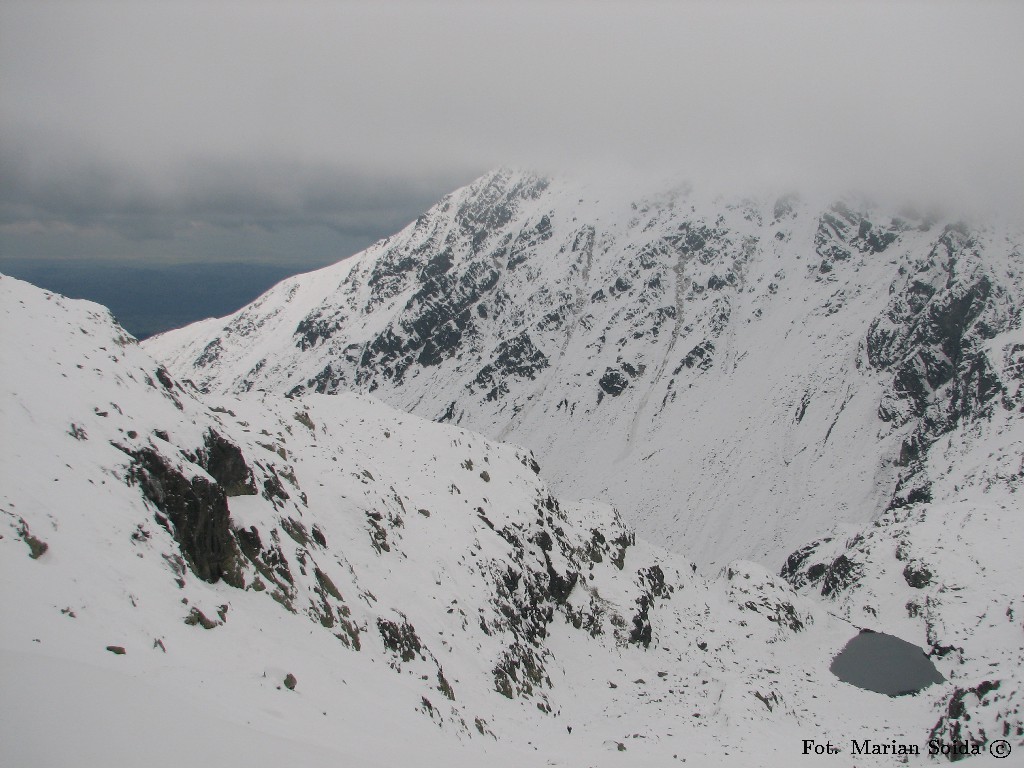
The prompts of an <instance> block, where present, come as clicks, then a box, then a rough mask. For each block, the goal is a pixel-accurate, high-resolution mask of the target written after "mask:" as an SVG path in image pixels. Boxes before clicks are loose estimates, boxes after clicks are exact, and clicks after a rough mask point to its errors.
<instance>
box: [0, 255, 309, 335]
mask: <svg viewBox="0 0 1024 768" xmlns="http://www.w3.org/2000/svg"><path fill="white" fill-rule="evenodd" d="M304 268H305V269H308V268H309V265H302V266H300V265H296V266H294V267H288V266H280V265H265V264H241V263H215V264H175V265H166V266H165V265H159V266H156V265H153V266H133V265H127V264H123V263H119V262H112V261H103V262H97V261H83V262H77V261H60V260H36V259H0V272H3V273H5V274H8V275H11V276H12V277H17V278H20V279H22V280H27V281H28V282H30V283H34V284H35V285H38V286H40V287H41V288H46V289H48V290H51V291H56V292H57V293H62V294H64V295H65V296H70V297H72V298H76V299H89V300H90V301H96V302H99V303H100V304H104V305H106V306H108V307H110V310H111V311H112V312H113V313H114V315H115V317H117V319H118V321H119V322H120V323H121V325H122V326H124V328H125V329H127V330H128V331H129V332H130V333H132V334H133V335H134V336H135V337H136V338H139V339H145V338H147V337H149V336H152V335H153V334H155V333H160V332H161V331H166V330H169V329H171V328H178V327H181V326H183V325H187V324H188V323H191V322H193V321H195V320H201V319H203V318H206V317H221V316H223V315H226V314H229V313H231V312H234V311H235V310H236V309H238V308H239V307H241V306H243V305H245V304H247V303H249V302H250V301H252V300H253V299H254V298H256V297H257V296H259V295H260V294H261V293H263V292H264V291H266V290H267V289H268V288H270V287H271V286H272V285H274V284H275V283H277V282H278V281H280V280H282V279H284V278H285V277H288V276H289V275H292V274H295V273H296V272H300V271H302V270H303V269H304Z"/></svg>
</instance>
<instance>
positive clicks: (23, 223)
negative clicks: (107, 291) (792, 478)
mask: <svg viewBox="0 0 1024 768" xmlns="http://www.w3.org/2000/svg"><path fill="white" fill-rule="evenodd" d="M1022 30H1024V3H1021V2H970V3H944V2H935V1H934V0H930V1H928V2H904V3H870V2H860V1H858V0H849V1H847V2H838V1H836V2H828V1H827V0H814V1H813V2H804V3H795V2H774V1H766V2H759V3H753V2H739V1H738V0H725V1H724V2H714V3H711V2H706V3H705V2H701V3H697V2H673V3H670V4H663V3H654V2H632V3H629V4H617V3H608V2H593V1H591V2H545V3H528V2H509V1H505V2H499V1H498V0H484V1H483V2H473V3H470V2H463V3H431V2H416V3H410V4H402V3H396V2H374V3H340V2H336V3H329V2H294V1H292V2H262V3H257V2H245V3H231V2H202V3H194V4H192V3H183V2H146V1H145V0H134V1H133V2H128V0H124V1H123V2H110V3H100V2H91V1H89V0H77V1H76V2H50V1H47V0H32V1H31V2H25V3H20V2H11V1H10V0H0V78H2V80H0V106H2V110H0V249H2V250H0V256H3V257H6V258H11V257H42V256H45V257H60V258H130V259H143V260H147V261H149V262H153V261H181V260H195V259H199V260H253V261H263V262H281V263H294V264H295V265H296V266H307V265H313V264H322V263H328V262H331V261H334V260H336V259H338V258H340V257H343V256H345V255H348V254H349V253H351V252H353V251H355V250H358V249H360V248H362V247H365V246H366V245H368V244H369V243H370V242H373V241H374V240H376V239H378V238H379V237H382V236H385V235H387V234H390V233H391V232H393V231H395V230H396V229H398V228H399V227H401V226H402V225H404V224H405V223H407V222H408V221H410V220H412V219H413V218H415V216H416V215H417V214H418V213H419V212H421V211H422V210H423V209H425V208H426V207H428V206H429V205H430V204H431V203H432V202H434V201H435V200H436V199H437V198H438V197H440V196H441V195H442V194H444V193H445V192H447V191H450V190H451V189H453V188H455V187H457V186H461V185H462V184H464V183H467V182H468V181H470V180H472V179H473V178H475V177H476V176H478V175H479V174H481V173H483V172H484V171H486V170H488V169H489V168H491V167H494V166H497V165H518V166H526V167H530V168H535V169H538V170H542V171H559V170H562V169H568V171H569V172H570V173H579V172H591V171H594V169H598V171H599V172H606V173H613V172H617V171H615V170H614V169H622V168H627V167H628V168H636V169H640V170H641V171H643V172H658V173H659V174H660V173H663V172H665V171H666V170H671V171H673V172H675V171H678V173H679V174H681V175H683V176H687V177H690V178H692V179H694V180H696V182H697V183H698V184H700V183H706V184H714V185H720V186H724V187H733V188H737V189H739V188H741V187H742V186H743V185H744V184H746V183H751V182H752V181H755V180H758V181H759V180H763V179H765V178H769V179H774V180H777V181H778V182H779V183H780V184H792V183H807V184H812V183H819V184H821V183H826V184H834V185H836V186H842V185H846V184H857V185H860V186H866V187H868V188H869V190H868V191H871V189H870V187H872V186H874V187H875V189H876V190H877V191H891V190H892V189H894V188H895V189H899V190H900V191H903V190H906V193H907V194H908V195H911V196H913V195H920V196H921V197H922V198H924V197H928V196H930V195H931V196H934V195H936V194H939V195H940V196H942V195H946V196H948V199H950V200H954V201H956V200H963V201H964V204H965V205H966V204H967V203H968V201H969V202H970V203H971V204H975V205H976V204H978V203H979V201H980V202H983V203H984V204H986V205H992V206H1002V207H1004V208H1006V209H1007V210H1009V211H1021V210H1024V147H1022V141H1021V137H1022V136H1024V44H1022V43H1021V31H1022Z"/></svg>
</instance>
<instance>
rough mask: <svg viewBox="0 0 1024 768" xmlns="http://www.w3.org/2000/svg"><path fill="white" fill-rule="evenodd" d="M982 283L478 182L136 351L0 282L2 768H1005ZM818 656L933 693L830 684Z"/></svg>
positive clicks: (817, 227)
mask: <svg viewBox="0 0 1024 768" xmlns="http://www.w3.org/2000/svg"><path fill="white" fill-rule="evenodd" d="M1022 268H1024V260H1022V258H1021V249H1020V237H1019V235H1018V234H1014V233H1009V232H997V231H995V230H993V229H982V228H976V227H968V226H966V225H961V224H947V223H942V222H938V221H933V220H931V219H927V218H924V217H920V216H915V215H913V214H911V213H909V212H905V213H904V214H902V215H901V216H900V217H898V218H894V217H893V216H892V215H891V214H886V215H883V213H881V212H880V211H878V210H876V209H874V208H872V207H871V206H868V205H866V204H858V205H855V204H854V203H852V202H849V201H847V202H845V203H835V204H831V205H828V206H824V207H815V206H812V205H810V204H809V203H801V202H800V201H799V200H797V199H796V198H793V197H787V198H783V199H779V200H772V201H770V202H767V203H759V202H757V201H743V202H741V203H738V204H730V203H728V202H723V201H721V200H703V201H702V200H700V199H699V198H698V196H697V195H696V193H694V192H693V191H691V190H689V189H687V188H685V187H679V188H673V189H669V190H668V191H665V192H663V193H659V194H655V195H638V194H628V193H625V192H619V193H617V194H609V193H608V192H607V190H605V191H598V190H596V189H595V188H593V187H590V186H587V185H580V184H575V183H572V182H569V181H565V180H546V179H541V178H538V177H535V176H531V175H529V174H519V173H513V172H508V171H501V172H497V173H494V174H490V175H488V176H487V177H484V178H483V179H481V180H480V181H479V182H477V183H476V184H474V185H471V186H470V187H467V188H466V189H463V190H459V191H458V192H455V193H453V194H452V195H451V196H449V197H448V198H446V199H445V200H443V201H442V202H441V203H439V204H438V205H437V206H436V207H435V208H433V209H431V211H429V212H428V213H427V214H425V215H424V216H423V217H421V218H420V219H419V220H418V221H417V222H416V223H414V224H413V225H411V226H410V227H408V228H407V229H405V230H403V231H402V232H401V233H399V234H397V235H395V236H394V237H392V238H390V239H389V240H387V241H383V242H382V243H379V244H378V245H376V246H374V247H373V248H371V249H369V250H368V251H366V252H365V253H363V254H360V255H359V256H357V257H354V258H353V259H350V260H347V261H345V262H341V263H339V264H337V265H335V266H333V267H329V268H327V269H324V270H320V271H318V272H314V273H310V274H308V275H301V276H298V277H295V278H291V279H289V280H286V281H284V282H283V283H281V284H280V285H278V286H277V287H275V288H274V289H272V290H271V291H270V292H268V293H267V294H266V295H264V296H263V297H261V298H260V299H258V300H257V301H256V302H254V303H253V304H252V305H250V306H249V307H246V308H245V309H243V310H241V311H240V312H238V313H236V314H235V315H233V316H231V317H229V318H225V319H222V320H210V321H205V322H203V323H199V324H197V325H195V326H190V327H188V328H185V329H182V330H181V331H176V332H172V333H170V334H166V335H164V336H161V337H157V338H155V339H152V340H150V341H148V342H146V343H145V344H143V345H142V347H141V348H140V346H139V345H138V344H136V343H135V342H134V340H133V339H131V338H130V337H129V336H127V334H125V333H124V332H123V331H122V330H121V329H120V328H119V327H118V326H117V325H116V324H115V323H114V322H113V320H112V319H111V318H110V317H109V314H108V313H107V312H106V311H105V310H103V309H102V308H101V307H98V306H97V305H93V304H89V303H87V302H77V301H70V300H67V299H64V298H62V297H59V296H55V295H53V294H48V293H45V292H43V291H40V290H38V289H35V288H32V287H31V286H28V285H27V284H24V283H20V282H18V281H15V280H11V279H9V278H2V277H0V311H2V312H3V318H4V319H3V328H4V332H3V334H2V357H0V370H2V371H3V374H2V385H3V390H2V391H0V408H2V411H0V418H2V422H3V432H4V435H5V441H4V443H3V452H4V453H3V455H2V462H0V467H2V472H3V477H2V482H0V510H2V512H3V518H2V519H3V520H4V521H5V522H4V525H5V530H4V531H3V532H2V533H3V535H2V538H0V557H2V562H3V568H4V579H3V581H2V583H3V587H2V589H3V592H2V594H3V597H2V600H3V606H4V609H5V614H7V615H10V616H16V617H17V619H16V620H14V621H7V622H4V623H3V625H2V626H0V652H2V655H0V658H2V659H3V670H4V671H3V676H4V681H5V690H9V691H10V694H9V695H6V696H5V698H4V710H3V717H2V723H3V727H4V728H5V729H9V731H8V733H9V734H14V735H15V736H16V737H12V738H6V737H5V739H4V743H5V745H8V746H5V749H6V750H7V751H8V752H9V753H10V754H11V755H12V756H13V757H14V762H15V763H19V764H20V763H25V764H32V763H33V760H35V761H36V762H39V760H38V758H34V757H33V756H38V755H40V754H42V755H44V756H45V758H44V759H43V760H42V762H43V763H44V764H49V763H69V762H76V763H78V764H86V765H88V764H90V761H91V762H92V763H94V764H97V765H99V764H100V763H101V762H102V763H103V764H109V763H110V762H114V763H117V762H131V760H132V758H133V756H135V757H137V754H138V750H139V749H140V748H144V749H145V750H146V751H147V762H150V763H154V762H155V764H168V765H171V764H179V763H180V762H181V760H183V759H186V758H187V756H189V755H195V754H197V753H202V754H204V755H205V756H209V757H210V759H211V760H213V759H217V760H218V761H220V762H228V763H229V764H237V763H240V762H243V761H244V762H246V763H248V764H252V765H271V764H274V765H277V764H280V763H281V762H282V760H288V761H290V762H291V763H293V764H297V765H313V764H320V763H322V762H324V761H325V760H329V759H333V760H335V761H337V760H338V759H339V758H340V759H342V760H343V761H344V762H346V763H353V764H359V765H394V764H396V763H398V762H399V761H406V762H409V761H412V760H415V761H416V762H417V763H418V764H426V765H434V764H441V763H442V762H444V763H449V764H454V765H461V764H467V765H469V764H473V765H476V764H478V763H480V762H481V761H483V760H488V761H492V762H494V763H496V764H497V765H503V764H508V765H513V764H515V765H524V764H525V765H544V764H551V765H571V766H576V765H580V766H584V765H670V764H671V765H674V764H677V763H679V762H682V761H683V760H686V761H687V762H689V763H691V764H697V765H703V764H707V763H708V762H710V761H712V760H713V761H714V762H716V763H720V764H723V765H731V764H735V765H751V764H755V765H766V766H772V765H779V766H782V765H786V766H788V765H791V764H792V763H793V761H794V760H795V759H798V757H799V756H801V750H802V747H803V743H804V740H805V739H814V740H816V742H818V743H822V744H823V743H824V742H825V741H831V742H832V743H833V744H837V745H839V746H840V748H841V749H842V750H843V752H842V753H841V754H840V755H839V756H834V757H833V758H831V763H832V764H835V765H854V764H878V765H886V764H902V759H901V758H899V757H898V756H893V755H886V756H876V757H872V758H871V760H872V762H871V763H866V762H865V761H864V760H863V758H859V759H856V760H855V759H854V758H853V757H852V756H851V755H850V741H851V740H852V739H858V740H862V739H870V740H871V741H872V742H874V743H876V744H889V743H899V744H916V745H919V746H920V747H921V749H922V750H924V751H925V752H926V750H927V742H928V739H929V738H937V739H941V740H943V741H945V742H954V741H962V740H966V741H967V742H968V743H974V744H978V745H982V746H987V745H990V744H992V743H993V742H994V740H996V739H1000V738H1002V739H1007V740H1008V741H1009V742H1010V743H1011V744H1012V745H1013V746H1014V748H1015V749H1016V750H1024V718H1022V715H1021V698H1022V695H1021V694H1022V684H1024V677H1022V672H1021V669H1022V668H1024V666H1022V665H1024V618H1022V612H1024V595H1022V592H1021V588H1020V584H1021V583H1022V580H1021V576H1022V575H1024V574H1022V568H1021V566H1020V564H1019V561H1020V556H1019V552H1020V549H1021V543H1022V542H1021V538H1020V535H1019V530H1020V503H1019V501H1018V498H1017V491H1018V488H1019V487H1020V484H1021V480H1022V478H1024V388H1022V384H1024V368H1022V356H1024V332H1022V330H1021V325H1020V307H1021V304H1022V302H1021V299H1022V292H1024V286H1022V271H1021V270H1022ZM151 355H152V357H151ZM153 358H156V359H157V360H159V361H160V362H157V361H156V360H154V359H153ZM369 393H372V394H369ZM378 398H379V400H383V401H385V402H386V403H388V404H390V405H391V406H395V407H397V408H398V409H399V410H392V409H391V408H390V407H388V406H387V405H384V404H382V403H381V402H379V401H378ZM421 416H422V417H426V420H424V419H421V418H419V417H421ZM431 421H442V422H449V423H442V424H436V423H431ZM470 429H472V430H476V431H479V432H482V433H484V434H485V435H487V437H483V436H481V435H479V434H476V433H475V432H472V431H468V430H470ZM497 439H501V440H511V441H512V442H513V443H518V444H520V445H523V446H525V447H523V448H519V447H516V446H515V445H511V444H506V443H500V442H494V440H497ZM549 482H550V485H549V484H548V483H549ZM587 496H594V497H598V498H599V499H601V500H600V501H596V502H595V501H573V500H572V499H577V498H582V497H587ZM634 530H635V531H636V533H634ZM652 541H653V542H657V544H658V546H655V545H654V544H651V543H649V542H652ZM736 558H744V559H741V560H737V559H736ZM749 559H755V560H758V561H759V564H755V563H753V562H749ZM712 564H714V566H713V567H712ZM774 573H781V575H780V576H775V575H773V574H774ZM860 628H870V629H873V630H879V631H885V632H888V633H891V634H893V635H896V636H898V637H901V638H903V639H905V640H907V641H909V642H912V643H915V644H917V645H920V646H922V647H924V648H925V649H926V650H928V651H929V653H930V655H931V657H932V660H933V661H934V662H935V664H936V666H937V668H938V670H939V672H941V674H942V676H943V677H944V678H945V680H946V682H944V683H941V684H939V685H934V686H932V687H930V688H927V689H925V690H924V691H922V692H921V693H919V694H917V695H914V696H902V697H898V698H889V697H886V696H881V695H879V694H875V693H870V692H868V691H864V690H860V689H858V688H854V687H852V686H850V685H847V684H845V683H840V682H838V681H837V680H836V678H835V677H834V676H833V675H832V674H831V673H830V672H829V665H830V662H831V661H832V659H833V657H834V656H835V655H836V653H837V652H838V651H839V650H840V649H841V648H842V647H843V645H844V644H845V643H846V641H847V640H849V639H850V637H851V636H852V635H854V634H855V633H856V632H857V630H858V629H860ZM107 646H111V647H112V648H113V649H114V651H112V652H108V650H107ZM121 649H123V650H124V651H125V653H123V654H121V653H120V650H121ZM288 675H293V676H294V677H289V678H287V682H288V684H293V685H294V690H289V688H288V686H287V685H286V676H288ZM98 690H99V691H102V696H103V697H105V700H109V701H111V702H115V704H113V705H112V707H111V710H110V711H105V710H102V709H97V708H95V706H94V704H93V702H94V701H95V699H96V697H97V691H98ZM54 702H57V705H56V706H58V707H59V709H58V711H57V712H56V713H55V714H49V713H48V709H52V707H54V706H55V705H54ZM111 712H113V715H112V714H111ZM112 717H113V720H112V719H111V718H112ZM54 720H57V721H59V722H60V725H61V727H60V728H59V729H56V731H57V733H58V734H59V736H60V738H54V737H53V733H54V731H55V729H54V728H53V727H50V726H52V724H53V722H54ZM72 723H73V724H77V725H75V726H74V727H71V726H69V725H68V724H72ZM122 733H127V734H128V735H127V736H126V737H124V738H123V740H121V741H118V739H117V738H115V737H116V736H118V735H119V734H122ZM182 733H187V734H189V736H188V737H187V738H183V737H182V736H181V734H182ZM396 736H397V737H398V738H396ZM154 745H156V746H158V747H159V748H158V749H156V748H155V746H154ZM118 750H121V752H118ZM150 751H153V752H157V753H158V754H156V755H155V757H153V759H150V757H151V756H150V755H149V752H150ZM115 753H116V754H115ZM5 754H7V753H5ZM111 754H115V757H114V759H112V760H111V759H110V755H111ZM83 755H85V759H83ZM118 755H121V757H118ZM161 761H163V762H161ZM752 761H753V762H752ZM928 762H929V760H928V758H927V755H923V756H920V757H911V758H910V764H927V763H928Z"/></svg>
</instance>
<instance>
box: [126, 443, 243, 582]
mask: <svg viewBox="0 0 1024 768" xmlns="http://www.w3.org/2000/svg"><path fill="white" fill-rule="evenodd" d="M132 458H133V459H134V464H133V466H132V468H131V470H130V472H129V478H130V479H131V480H133V481H137V482H138V484H139V487H140V488H141V490H142V493H143V495H144V496H145V497H146V498H147V499H148V500H149V501H151V502H153V504H154V505H155V506H156V508H157V509H158V510H159V511H160V512H161V513H162V515H160V516H158V517H157V522H159V523H160V524H161V525H162V526H164V527H165V528H167V529H168V530H169V531H171V532H172V533H173V535H174V538H175V540H176V541H177V542H178V546H179V547H180V548H181V553H182V554H183V555H184V556H185V560H186V561H187V562H188V564H189V567H190V568H191V569H192V571H193V572H194V573H195V574H196V576H198V577H199V578H200V579H202V580H203V581H209V582H211V583H215V582H217V581H219V580H220V579H225V580H227V581H228V583H232V584H233V586H241V582H240V578H239V576H238V575H237V570H238V552H237V548H236V547H235V542H234V538H233V537H232V535H231V527H230V519H229V513H228V505H227V497H226V494H225V492H224V489H223V488H221V487H220V486H219V485H217V484H216V483H211V482H209V481H208V480H204V479H203V478H202V477H193V478H192V479H191V480H189V479H186V478H185V476H184V475H182V474H181V472H179V471H177V470H175V469H174V468H173V467H171V466H170V465H169V464H168V462H167V461H166V460H165V459H163V458H162V457H161V456H160V454H158V453H157V452H156V451H154V450H151V449H142V450H140V451H135V452H133V453H132Z"/></svg>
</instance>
